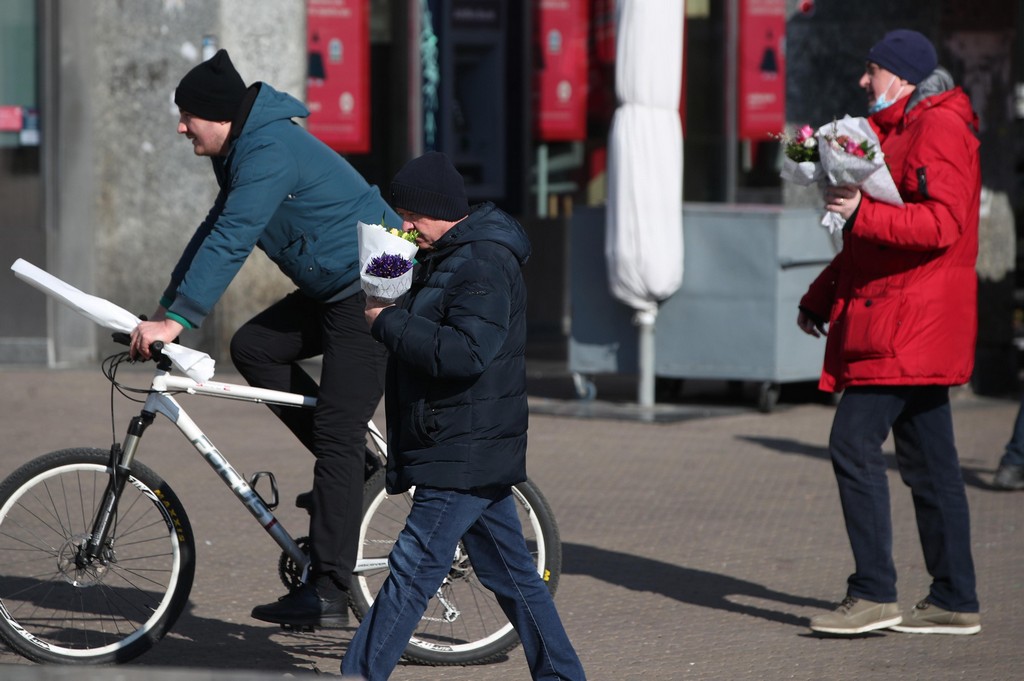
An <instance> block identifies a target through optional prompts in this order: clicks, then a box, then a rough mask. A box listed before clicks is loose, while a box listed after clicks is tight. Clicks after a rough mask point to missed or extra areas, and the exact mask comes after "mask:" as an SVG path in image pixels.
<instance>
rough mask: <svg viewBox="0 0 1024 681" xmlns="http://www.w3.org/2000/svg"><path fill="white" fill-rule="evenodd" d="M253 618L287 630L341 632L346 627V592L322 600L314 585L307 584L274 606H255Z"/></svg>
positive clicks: (335, 590)
mask: <svg viewBox="0 0 1024 681" xmlns="http://www.w3.org/2000/svg"><path fill="white" fill-rule="evenodd" d="M323 591H328V590H327V589H324V590H323ZM252 616H253V618H255V619H258V620H262V621H264V622H273V623H274V624H280V625H282V626H288V627H319V628H321V629H341V628H343V627H347V626H348V592H346V591H341V590H339V589H334V590H330V593H327V594H325V595H324V596H321V595H320V593H319V592H318V590H317V587H316V586H315V585H314V584H309V583H307V584H303V585H302V586H300V587H298V588H296V589H292V590H291V591H289V592H288V593H287V594H286V595H284V596H282V597H281V598H279V599H277V601H275V602H274V603H267V604H266V605H257V606H256V607H255V608H253V609H252Z"/></svg>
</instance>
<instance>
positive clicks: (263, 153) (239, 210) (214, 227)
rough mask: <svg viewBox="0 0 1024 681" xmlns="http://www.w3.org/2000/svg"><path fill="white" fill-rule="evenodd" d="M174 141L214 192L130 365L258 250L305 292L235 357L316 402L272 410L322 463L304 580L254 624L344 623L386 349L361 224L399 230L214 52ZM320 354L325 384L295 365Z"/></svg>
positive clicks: (181, 103) (239, 343)
mask: <svg viewBox="0 0 1024 681" xmlns="http://www.w3.org/2000/svg"><path fill="white" fill-rule="evenodd" d="M174 101H175V103H176V104H177V105H178V109H179V112H180V118H179V121H178V133H179V134H182V135H185V137H186V138H187V139H188V140H189V141H191V143H192V146H193V149H194V152H195V154H196V155H197V156H208V157H210V160H211V161H212V162H213V170H214V174H215V176H216V178H217V183H218V186H219V188H220V191H219V193H218V194H217V198H216V200H215V201H214V204H213V207H212V208H211V209H210V211H209V213H208V214H207V216H206V218H205V219H204V220H203V222H202V223H201V224H200V225H199V228H198V229H197V230H196V232H195V234H194V235H193V236H192V239H191V240H190V241H189V243H188V245H187V246H186V248H185V250H184V252H183V253H182V255H181V258H180V260H179V261H178V264H177V266H176V267H175V268H174V271H173V272H172V274H171V280H170V284H169V285H168V286H167V288H166V290H165V291H164V294H163V297H162V298H161V300H160V305H159V307H158V308H157V311H156V313H155V314H154V316H153V318H152V321H146V322H142V323H141V324H139V325H138V327H136V329H135V330H134V331H133V332H132V345H131V351H132V354H133V356H142V357H145V358H148V356H149V345H150V344H151V343H152V342H154V341H157V340H159V341H164V342H168V341H171V340H173V339H175V338H176V337H177V336H178V335H179V334H180V333H181V331H182V330H183V329H191V328H198V327H199V326H200V325H201V324H202V323H203V321H204V320H205V318H206V317H207V315H208V314H209V313H210V311H211V309H212V308H213V306H214V304H215V303H216V302H217V300H218V299H219V298H220V296H221V295H222V294H223V293H224V290H225V289H226V288H227V286H228V284H230V283H231V280H232V279H233V278H234V276H235V274H236V273H237V272H238V270H239V269H240V268H241V266H242V264H243V263H244V262H245V260H246V258H247V257H248V255H249V253H250V252H251V251H252V250H253V248H254V247H259V248H260V249H261V250H263V251H264V252H265V253H266V254H267V256H268V257H270V259H271V260H273V261H274V262H275V263H276V264H277V265H278V267H280V269H281V271H282V272H284V273H285V274H286V275H287V276H288V277H289V278H290V279H291V280H292V281H293V282H294V283H295V284H296V286H297V287H298V289H297V290H296V291H294V292H292V293H290V294H288V295H287V296H285V297H284V298H283V299H282V300H280V301H278V302H277V303H274V304H273V305H271V306H270V307H269V308H267V309H266V310H264V311H263V312H260V313H259V314H257V315H256V316H255V317H253V318H252V319H251V320H249V321H248V322H246V323H245V324H244V325H243V326H242V327H241V328H240V329H239V330H238V331H237V332H236V333H235V335H234V337H233V338H232V341H231V359H232V361H233V362H234V364H235V367H236V368H237V369H238V371H239V372H240V373H241V374H242V376H244V377H245V379H246V380H247V381H248V382H249V383H250V384H251V385H254V386H258V387H262V388H270V389H274V390H283V391H286V392H292V393H300V394H305V395H316V396H317V406H316V409H315V410H313V411H312V412H310V411H309V410H303V409H292V408H288V407H275V406H272V407H271V410H273V411H274V413H275V414H276V415H277V416H278V418H280V419H281V421H282V422H284V423H285V425H287V426H288V428H289V429H291V431H292V432H293V433H294V434H295V435H296V437H298V438H299V440H300V441H301V442H302V443H303V444H304V445H305V446H306V447H307V448H308V449H309V450H310V451H311V452H312V453H313V455H314V456H315V457H316V463H315V465H314V468H313V489H312V493H311V495H310V504H309V505H310V509H309V510H310V523H309V535H310V558H311V561H312V562H311V568H310V575H309V579H308V580H307V582H306V583H305V584H303V585H302V586H300V587H298V588H296V589H294V590H292V591H291V592H290V593H288V594H286V595H285V596H283V597H282V598H280V599H279V600H278V601H277V602H275V603H270V604H266V605H260V606H257V607H256V608H254V609H253V611H252V616H253V617H255V618H256V619H259V620H263V621H266V622H275V623H279V624H286V625H290V626H300V627H305V626H321V627H342V626H345V625H347V624H348V583H349V578H350V576H351V574H352V570H353V568H354V566H355V559H356V551H357V542H358V538H359V537H358V535H359V519H360V515H361V512H362V489H363V480H364V451H365V434H366V423H367V421H369V420H370V418H371V417H372V415H373V412H374V410H375V409H376V407H377V404H378V402H379V401H380V398H381V394H382V393H383V389H384V362H385V351H384V347H383V346H382V345H380V344H378V343H376V342H375V341H374V340H373V338H371V336H370V334H369V331H368V330H367V328H366V323H365V321H364V320H363V309H364V307H365V296H364V294H363V293H362V291H361V289H360V285H359V264H358V244H357V237H356V224H357V222H358V221H360V220H361V221H363V222H367V223H377V222H379V221H380V220H381V218H382V216H383V219H384V221H385V222H386V223H388V224H392V225H398V224H400V223H401V220H400V219H399V217H398V216H397V215H396V214H395V213H394V212H393V211H392V210H391V209H390V208H389V207H388V206H387V204H386V203H385V202H384V200H383V199H382V198H381V196H380V192H379V191H378V190H377V188H376V187H374V186H372V185H370V184H368V183H367V182H366V180H365V179H364V178H363V177H362V176H361V175H360V174H359V173H358V172H357V171H356V170H355V169H354V168H353V167H352V166H351V165H349V163H348V162H347V161H345V159H344V158H342V157H341V156H340V155H338V154H337V153H336V152H334V151H333V150H331V149H330V148H328V147H327V146H326V145H325V144H323V143H322V142H320V141H319V140H317V139H316V138H315V137H313V135H311V134H310V133H308V132H307V131H306V130H305V129H303V128H302V127H301V126H299V125H297V124H296V123H295V122H294V121H293V120H292V119H293V118H304V117H306V116H308V115H309V110H308V109H307V108H306V107H305V106H304V105H303V104H302V103H301V102H299V101H298V100H297V99H295V98H293V97H291V96H290V95H288V94H285V93H283V92H278V91H277V90H275V89H274V88H272V87H271V86H270V85H267V84H266V83H260V82H257V83H253V84H252V85H250V86H249V87H248V88H247V87H246V86H245V83H244V81H243V80H242V78H241V76H239V74H238V72H237V71H236V70H235V68H234V65H233V64H232V63H231V59H230V57H229V56H228V53H227V51H225V50H220V51H219V52H217V54H215V55H214V56H213V57H212V58H211V59H209V60H208V61H205V62H203V63H201V64H199V65H198V66H196V67H195V68H193V69H192V70H191V71H189V72H188V73H187V74H186V75H185V77H184V78H182V79H181V82H180V83H179V85H178V87H177V89H176V90H175V94H174ZM317 355H323V364H322V368H321V373H320V380H319V385H318V382H317V381H316V380H314V379H313V378H312V377H311V376H310V375H309V374H308V373H307V372H306V371H305V370H303V369H302V368H301V367H300V366H299V364H298V362H299V361H300V360H303V359H308V358H310V357H315V356H317Z"/></svg>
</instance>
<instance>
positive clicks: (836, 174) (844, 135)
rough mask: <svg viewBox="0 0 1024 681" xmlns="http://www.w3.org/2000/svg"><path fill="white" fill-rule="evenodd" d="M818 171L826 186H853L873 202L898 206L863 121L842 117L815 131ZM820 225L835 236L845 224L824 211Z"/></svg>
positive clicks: (894, 190)
mask: <svg viewBox="0 0 1024 681" xmlns="http://www.w3.org/2000/svg"><path fill="white" fill-rule="evenodd" d="M817 137H818V139H819V141H820V143H819V145H818V146H819V150H820V154H821V167H822V169H823V170H824V174H825V178H826V179H827V180H828V183H829V184H831V185H835V186H841V185H842V186H856V187H859V188H860V190H861V191H862V192H864V193H865V194H868V195H869V196H871V198H873V199H877V200H879V201H883V202H885V203H888V204H891V205H893V206H902V205H903V199H902V198H900V192H899V190H898V189H897V188H896V183H895V182H894V181H893V179H892V175H890V174H889V169H888V168H887V167H886V165H885V155H884V154H883V153H882V149H881V148H880V146H879V142H878V136H877V135H876V134H875V131H874V130H872V128H871V125H870V124H868V121H867V119H865V118H861V117H858V118H853V117H851V116H846V117H844V118H843V119H841V120H838V121H833V122H832V123H829V124H827V125H823V126H821V127H820V128H818V133H817ZM821 224H822V225H824V226H825V227H827V228H828V230H829V232H832V233H835V232H837V231H839V230H841V229H842V228H843V225H845V224H846V220H845V219H844V218H843V217H842V216H840V215H839V214H838V213H833V212H831V211H828V212H826V213H825V215H824V216H823V217H822V218H821Z"/></svg>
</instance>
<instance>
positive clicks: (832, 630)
mask: <svg viewBox="0 0 1024 681" xmlns="http://www.w3.org/2000/svg"><path fill="white" fill-rule="evenodd" d="M902 621H903V615H897V616H896V617H890V618H889V619H887V620H879V621H877V622H872V623H871V624H865V625H864V626H863V627H856V628H854V629H849V628H840V627H820V626H819V627H816V626H811V631H816V632H818V633H819V634H838V635H840V636H843V635H845V636H854V635H856V634H866V633H868V632H869V631H877V630H878V629H891V628H894V627H895V626H896V625H898V624H900V623H901V622H902Z"/></svg>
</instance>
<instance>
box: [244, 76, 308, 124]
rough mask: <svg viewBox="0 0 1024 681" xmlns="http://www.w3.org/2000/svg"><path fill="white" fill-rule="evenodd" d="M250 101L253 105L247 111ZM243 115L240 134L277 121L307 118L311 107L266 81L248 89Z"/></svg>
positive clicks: (254, 84)
mask: <svg viewBox="0 0 1024 681" xmlns="http://www.w3.org/2000/svg"><path fill="white" fill-rule="evenodd" d="M250 101H251V102H252V106H251V107H249V109H248V111H246V110H245V104H246V103H248V102H250ZM242 115H243V118H242V121H241V123H242V126H241V133H240V134H245V133H248V132H252V131H253V130H257V129H259V128H262V127H263V126H265V125H267V124H268V123H273V122H275V121H282V120H291V119H292V118H306V117H308V116H309V109H307V108H306V106H305V105H304V104H303V103H302V102H300V101H299V100H297V99H295V98H294V97H292V96H291V95H289V94H287V93H284V92H280V91H278V90H275V89H274V88H273V87H271V86H270V85H267V84H266V83H253V84H252V85H250V86H249V89H248V90H247V91H246V97H245V99H244V100H243V106H242ZM238 122H239V121H236V123H238Z"/></svg>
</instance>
